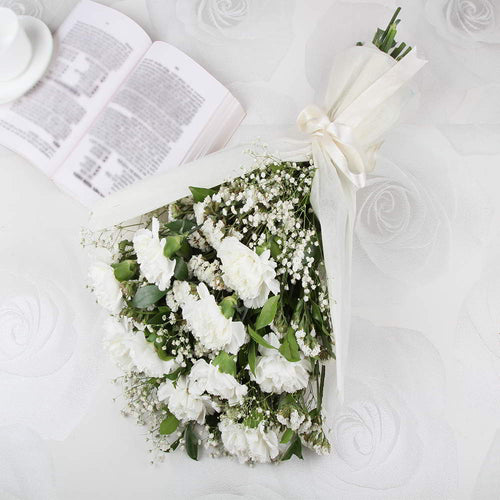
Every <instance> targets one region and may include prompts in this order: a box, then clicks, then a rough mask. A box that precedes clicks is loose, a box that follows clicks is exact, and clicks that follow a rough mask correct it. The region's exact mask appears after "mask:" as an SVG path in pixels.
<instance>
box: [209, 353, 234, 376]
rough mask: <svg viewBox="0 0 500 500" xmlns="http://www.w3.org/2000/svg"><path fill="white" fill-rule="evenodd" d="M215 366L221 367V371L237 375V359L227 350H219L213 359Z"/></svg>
mask: <svg viewBox="0 0 500 500" xmlns="http://www.w3.org/2000/svg"><path fill="white" fill-rule="evenodd" d="M212 364H213V365H214V366H217V367H218V368H219V371H220V372H222V373H229V375H232V376H233V377H234V376H236V361H235V360H234V356H231V354H228V353H227V352H225V351H221V352H219V354H217V356H216V357H215V358H214V360H213V361H212Z"/></svg>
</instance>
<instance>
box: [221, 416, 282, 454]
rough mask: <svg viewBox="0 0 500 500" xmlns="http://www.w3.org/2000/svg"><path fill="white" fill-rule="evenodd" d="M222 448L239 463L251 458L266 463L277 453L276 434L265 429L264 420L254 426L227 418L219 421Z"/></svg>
mask: <svg viewBox="0 0 500 500" xmlns="http://www.w3.org/2000/svg"><path fill="white" fill-rule="evenodd" d="M219 430H220V431H221V439H222V443H223V444H224V448H225V449H226V450H227V451H228V452H229V453H230V454H231V455H234V456H235V457H237V458H238V461H239V462H240V463H243V462H247V461H248V460H252V461H253V462H259V463H266V462H270V461H271V460H273V459H274V458H276V457H277V456H278V454H279V446H278V436H277V434H276V432H275V431H274V430H272V429H269V430H267V431H266V430H265V429H264V422H260V423H259V425H258V426H257V427H255V428H251V427H247V426H246V425H244V424H238V423H236V422H233V421H231V420H228V419H222V420H221V421H220V422H219Z"/></svg>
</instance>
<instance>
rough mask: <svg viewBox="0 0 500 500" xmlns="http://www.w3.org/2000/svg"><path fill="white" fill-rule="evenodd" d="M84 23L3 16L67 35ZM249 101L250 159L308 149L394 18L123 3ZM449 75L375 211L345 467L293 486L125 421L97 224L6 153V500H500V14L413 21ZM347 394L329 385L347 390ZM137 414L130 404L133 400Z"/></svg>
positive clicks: (2, 451) (55, 7)
mask: <svg viewBox="0 0 500 500" xmlns="http://www.w3.org/2000/svg"><path fill="white" fill-rule="evenodd" d="M74 3H75V2H73V1H68V0H65V1H56V0H0V5H8V6H12V7H14V8H15V9H17V10H18V12H24V13H26V14H31V15H35V16H39V17H41V18H42V19H44V20H45V21H46V22H48V23H49V25H50V26H51V28H55V27H57V25H58V24H59V23H60V22H61V19H63V17H64V16H65V15H66V13H67V12H68V11H69V9H70V8H71V7H72V5H74ZM106 3H107V4H110V5H113V6H114V7H116V8H117V9H119V10H122V11H123V12H125V13H127V14H129V15H130V16H131V17H133V18H134V19H136V20H137V21H138V22H140V23H141V24H142V25H143V26H144V27H145V28H146V29H147V30H148V31H149V32H150V34H151V35H152V36H153V37H155V38H157V39H163V40H165V41H167V42H170V43H172V44H173V45H175V46H177V47H179V48H180V49H182V50H184V51H185V52H187V53H188V54H189V55H191V56H192V57H193V58H194V59H196V60H197V61H199V62H200V63H201V64H202V65H203V66H205V67H206V68H207V69H208V70H209V71H210V72H211V73H213V74H214V75H215V76H216V77H217V78H219V79H220V80H221V81H222V82H223V83H224V84H225V85H227V86H228V87H229V88H230V90H231V91H232V92H233V93H234V95H235V96H236V97H237V98H238V99H239V100H240V101H241V102H242V103H243V104H244V106H245V108H246V109H247V110H248V115H247V117H246V119H245V121H244V122H243V124H242V126H241V128H240V129H239V131H238V132H237V133H236V135H235V137H233V139H232V141H231V142H232V143H233V144H237V143H238V142H240V141H243V140H249V139H250V140H252V139H255V138H256V137H262V138H267V137H273V136H275V135H278V134H283V133H286V132H287V130H290V129H292V128H293V127H294V121H295V117H296V115H297V114H298V112H299V111H300V110H301V109H302V107H304V106H305V105H307V104H309V103H313V102H317V103H321V95H322V92H323V90H324V87H325V84H326V78H327V75H328V70H329V67H330V64H331V60H332V58H333V56H334V55H335V54H336V53H337V52H339V51H340V50H342V49H344V48H346V47H348V46H350V45H352V44H353V43H355V42H357V41H358V40H366V39H368V38H369V35H370V34H371V33H372V32H373V31H374V28H375V27H376V26H377V25H381V26H382V25H384V24H385V23H386V22H387V19H388V18H389V17H390V15H391V11H392V9H393V8H394V7H395V4H394V2H393V1H392V0H378V1H377V0H372V1H368V0H365V1H363V0H352V1H344V2H336V1H333V0H329V1H327V0H314V1H311V0H309V1H299V0H296V1H293V0H288V1H285V0H273V1H268V0H252V1H250V0H225V1H221V0H196V1H186V0H121V1H114V2H113V1H111V0H108V1H107V2H106ZM398 4H400V5H401V6H402V7H403V11H402V18H403V22H402V25H401V28H400V33H401V35H400V38H402V39H405V40H408V41H412V42H413V43H414V44H415V45H417V47H418V50H419V52H420V54H422V56H423V57H425V58H426V59H428V60H429V63H428V65H427V66H426V67H425V68H424V69H423V70H422V71H421V73H420V74H419V75H418V77H417V78H416V79H415V81H414V83H413V84H412V98H411V100H410V101H409V103H408V105H407V107H406V108H405V111H404V113H403V115H402V117H401V120H400V123H399V124H398V125H397V126H396V127H395V128H394V129H393V130H392V131H391V132H390V133H389V135H388V136H387V139H386V143H385V145H384V147H383V148H382V151H381V153H380V156H379V160H378V164H377V168H376V171H375V172H374V173H373V174H372V175H371V177H370V180H369V182H368V185H367V186H366V187H365V188H364V189H363V190H362V191H360V192H359V196H358V209H359V211H358V220H357V226H356V237H355V248H354V264H353V275H354V278H353V279H354V283H353V326H352V343H351V349H350V354H349V370H348V379H347V396H346V400H345V403H344V405H343V406H342V407H339V408H338V410H337V414H336V418H335V426H334V429H333V436H334V438H333V453H332V455H331V456H330V457H328V458H317V457H308V460H306V461H304V462H300V461H298V460H291V461H290V462H288V463H286V464H284V465H280V466H256V467H254V468H251V467H246V466H241V465H238V464H237V463H235V462H233V461H230V460H228V459H219V460H212V459H209V458H204V459H203V460H201V461H200V462H197V463H195V462H193V461H191V460H189V459H187V458H185V457H184V456H183V454H182V453H179V454H173V455H171V456H167V457H166V459H165V461H164V462H163V463H162V464H160V465H151V464H150V458H151V457H150V455H149V453H148V443H147V442H146V441H145V437H146V436H145V432H144V430H143V429H141V428H140V427H138V426H136V425H135V424H134V422H131V421H129V420H128V419H126V418H125V417H123V416H122V415H121V414H120V410H121V407H122V403H123V401H122V400H121V398H120V391H119V388H118V387H117V386H115V385H113V384H112V382H111V381H112V379H113V378H114V377H115V376H117V375H118V373H117V371H116V370H115V369H114V368H113V367H112V366H111V365H110V363H109V361H108V360H107V359H106V357H105V356H104V353H103V352H102V348H101V340H100V339H101V336H102V332H101V326H100V325H101V322H102V319H103V316H102V313H101V312H100V311H99V309H98V308H97V306H96V305H95V304H94V302H93V299H92V298H91V297H90V294H89V293H88V291H87V290H86V289H85V282H86V269H85V260H84V256H83V252H82V250H81V248H80V237H79V232H80V227H81V226H82V225H83V224H85V221H86V217H87V213H86V210H85V209H84V208H83V207H81V206H79V205H78V204H77V203H76V202H75V201H74V200H72V199H70V198H69V197H67V196H66V195H64V194H63V193H61V192H59V191H58V190H57V189H56V187H55V186H54V185H52V184H51V182H50V181H49V180H48V179H47V178H46V177H45V176H44V175H42V174H41V173H40V172H39V171H37V169H36V168H35V167H33V166H32V165H30V164H28V163H27V162H26V161H24V160H23V159H22V158H20V157H18V156H16V155H14V154H12V153H10V152H8V151H6V150H2V151H0V200H1V205H0V206H1V210H0V236H1V241H2V244H1V245H0V267H1V268H2V270H3V272H2V273H1V276H2V279H1V280H0V498H1V499H2V500H3V499H11V498H19V499H23V500H24V499H29V500H31V499H36V500H42V499H64V500H66V499H70V500H73V499H74V500H77V499H82V500H83V499H94V500H100V499H109V498H117V499H121V500H128V499H130V500H132V499H138V498H144V499H148V500H149V499H151V500H156V499H167V498H168V499H177V498H179V499H184V498H189V499H191V498H193V499H194V498H205V499H209V498H212V499H221V498H231V499H233V498H234V499H236V498H248V499H295V498H297V499H314V498H325V499H326V498H340V499H342V498H345V499H374V498H394V499H402V498H404V499H444V498H453V499H456V498H458V499H462V498H464V499H465V498H474V499H493V498H499V496H500V475H499V474H498V471H499V470H500V430H499V423H500V394H499V392H500V390H499V388H500V383H499V382H500V264H499V259H498V256H499V255H500V224H499V222H500V216H499V214H500V196H499V195H498V185H499V183H500V125H499V124H500V63H499V61H500V2H499V1H498V0H468V1H465V0H463V1H459V0H402V1H401V2H398ZM334 382H335V381H334V380H330V381H329V384H330V386H331V387H332V388H333V387H334ZM115 398H116V401H114V399H115Z"/></svg>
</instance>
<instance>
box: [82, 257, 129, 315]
mask: <svg viewBox="0 0 500 500" xmlns="http://www.w3.org/2000/svg"><path fill="white" fill-rule="evenodd" d="M94 258H95V259H96V260H95V261H94V262H93V263H92V264H91V265H90V269H89V278H90V281H91V286H92V289H93V291H94V294H95V296H96V298H97V303H98V304H99V305H101V306H102V307H104V308H106V309H107V310H108V311H109V312H110V313H112V314H117V313H119V312H120V311H121V309H122V307H123V296H122V291H121V289H120V283H119V281H118V280H117V279H116V278H115V274H114V270H113V268H112V267H111V266H110V263H111V261H112V257H111V252H109V251H108V250H106V249H104V248H101V249H99V252H95V254H94Z"/></svg>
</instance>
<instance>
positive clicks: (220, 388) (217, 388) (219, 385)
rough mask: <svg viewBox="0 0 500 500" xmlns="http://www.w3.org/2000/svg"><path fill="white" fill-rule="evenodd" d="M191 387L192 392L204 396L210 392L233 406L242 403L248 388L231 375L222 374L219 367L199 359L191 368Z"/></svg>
mask: <svg viewBox="0 0 500 500" xmlns="http://www.w3.org/2000/svg"><path fill="white" fill-rule="evenodd" d="M189 385H190V390H191V392H194V393H196V394H203V393H204V392H208V393H209V394H212V395H213V396H219V397H221V398H222V399H227V401H228V403H229V404H230V405H231V406H233V405H235V404H237V403H241V401H242V400H243V397H244V396H245V395H246V393H247V391H248V388H247V387H246V386H245V385H242V384H239V383H238V381H237V380H236V379H235V378H234V377H233V376H232V375H230V374H229V373H222V372H221V371H219V368H218V367H217V366H214V365H212V364H211V363H210V364H209V363H207V362H206V361H205V360H204V359H199V360H198V361H196V363H195V364H194V365H193V367H192V368H191V371H190V373H189Z"/></svg>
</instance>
